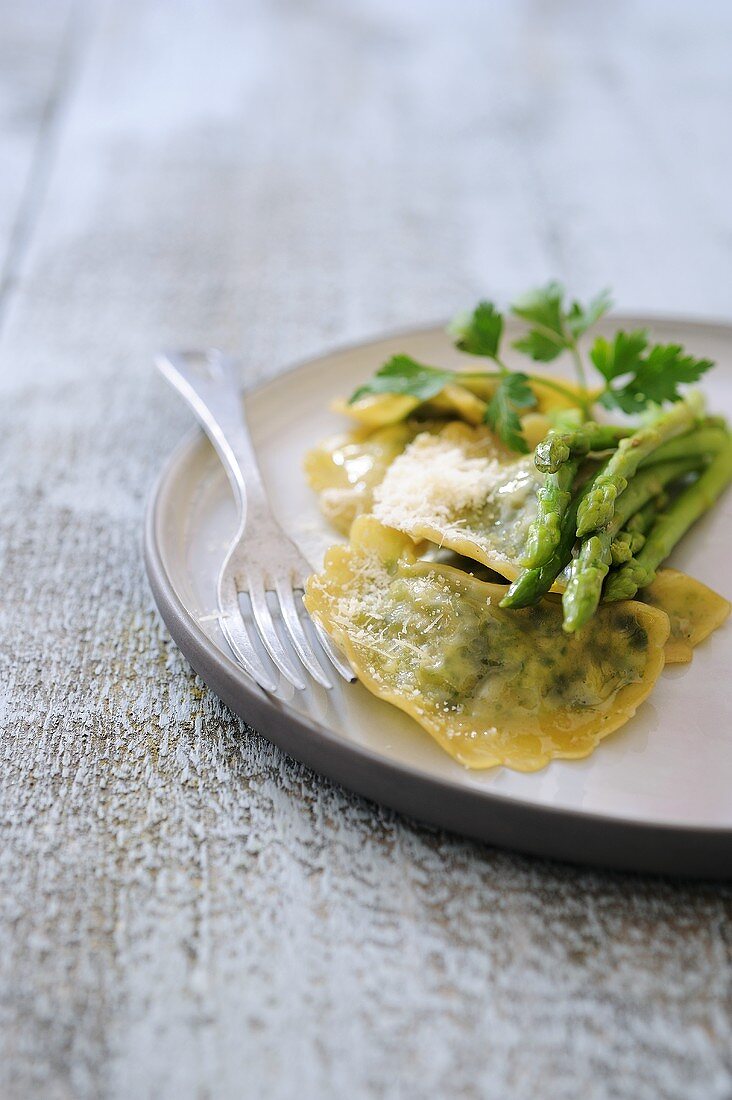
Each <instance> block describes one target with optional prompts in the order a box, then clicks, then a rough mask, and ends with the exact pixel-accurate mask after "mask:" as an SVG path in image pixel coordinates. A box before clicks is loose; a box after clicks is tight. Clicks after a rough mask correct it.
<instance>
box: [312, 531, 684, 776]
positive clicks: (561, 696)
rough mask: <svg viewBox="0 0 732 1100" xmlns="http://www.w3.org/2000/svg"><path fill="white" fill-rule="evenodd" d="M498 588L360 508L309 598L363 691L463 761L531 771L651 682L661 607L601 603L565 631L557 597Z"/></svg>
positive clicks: (578, 744)
mask: <svg viewBox="0 0 732 1100" xmlns="http://www.w3.org/2000/svg"><path fill="white" fill-rule="evenodd" d="M504 593H505V587H504V586H502V585H496V584H491V583H488V582H485V581H481V580H479V579H478V578H476V577H473V576H470V575H469V574H466V573H464V572H462V571H461V570H458V569H454V568H452V567H450V566H447V565H438V564H436V563H434V562H426V561H419V560H418V559H417V552H416V549H415V547H414V545H413V543H412V541H411V539H410V538H409V537H407V536H405V535H404V534H403V533H399V532H397V531H395V530H389V529H388V528H386V527H384V526H383V525H382V524H381V523H379V522H378V521H377V520H376V519H374V518H373V517H371V516H364V517H361V518H359V519H357V520H356V521H355V523H354V525H353V527H352V530H351V542H350V544H349V545H348V546H335V547H332V548H331V550H329V552H328V554H327V556H326V559H325V566H324V569H323V571H322V573H320V574H318V575H315V576H313V577H311V578H310V580H309V581H308V585H307V592H306V600H305V602H306V606H307V608H308V610H309V611H310V613H311V614H312V615H313V616H314V617H315V618H316V619H317V620H318V621H319V622H320V623H321V624H322V625H323V627H324V628H325V629H326V630H327V631H328V633H329V634H330V635H331V636H332V637H333V639H334V640H335V641H336V643H338V644H339V645H340V646H342V648H343V649H344V650H345V652H346V653H347V655H348V657H349V659H350V660H351V663H352V665H353V667H354V670H355V671H356V673H357V675H358V676H359V678H360V679H361V681H362V682H363V683H364V684H365V686H366V687H367V688H368V689H369V690H370V691H372V692H373V693H374V694H375V695H377V696H378V697H379V698H381V699H384V700H386V701H388V702H390V703H392V704H394V705H395V706H397V707H399V708H400V709H401V710H403V711H405V712H406V713H407V714H410V715H411V716H412V717H414V718H415V719H416V720H417V721H418V722H419V723H420V724H421V725H422V726H423V727H424V728H425V729H426V730H427V731H428V732H429V733H430V734H431V735H432V736H433V737H434V738H435V740H436V741H437V742H438V743H439V744H440V745H441V746H442V747H443V748H444V749H445V750H446V751H447V752H448V753H449V754H450V755H451V756H452V757H454V758H455V759H456V760H457V761H459V762H460V763H461V764H464V765H465V766H467V767H470V768H489V767H493V766H495V765H498V764H505V765H507V766H509V767H511V768H515V769H517V770H519V771H535V770H537V769H539V768H542V767H543V766H544V765H546V764H547V763H548V762H549V761H550V760H552V759H553V758H557V757H564V758H578V757H583V756H587V755H588V754H589V753H590V752H592V750H593V749H594V748H595V747H596V745H597V744H598V742H599V741H600V740H601V739H602V738H603V737H605V736H606V735H607V734H608V733H610V732H611V731H612V730H615V729H617V728H618V727H619V726H621V725H623V723H625V722H626V721H627V720H628V719H629V718H630V717H631V716H632V715H633V714H634V713H635V711H636V709H637V707H638V706H639V704H640V703H641V702H642V700H643V699H645V698H646V696H647V695H648V693H649V692H650V691H651V689H652V687H653V685H654V683H655V681H656V679H657V678H658V676H659V674H660V672H661V669H662V668H663V664H664V644H665V642H666V640H667V638H668V635H669V620H668V616H667V615H666V614H664V613H663V612H661V611H658V610H656V609H655V608H652V607H649V606H647V605H645V604H641V603H637V602H634V601H628V602H624V603H615V604H608V605H605V606H602V607H600V609H599V611H598V613H597V615H596V616H595V617H594V618H593V620H592V621H591V622H590V623H588V624H587V626H586V627H585V628H584V629H583V630H582V631H580V632H578V633H577V634H574V635H567V634H565V633H564V632H563V630H562V609H561V605H560V604H559V603H558V602H557V601H555V600H553V599H551V598H549V599H545V600H542V601H541V603H540V604H538V605H537V606H536V607H529V608H525V609H523V610H520V611H516V610H502V609H501V608H500V607H499V606H498V604H499V601H500V599H501V597H502V596H503V594H504Z"/></svg>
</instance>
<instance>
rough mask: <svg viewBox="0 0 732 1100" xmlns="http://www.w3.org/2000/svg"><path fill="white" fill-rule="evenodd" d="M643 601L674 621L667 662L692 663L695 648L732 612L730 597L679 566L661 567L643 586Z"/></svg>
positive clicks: (667, 647)
mask: <svg viewBox="0 0 732 1100" xmlns="http://www.w3.org/2000/svg"><path fill="white" fill-rule="evenodd" d="M642 597H643V602H644V603H648V604H650V605H651V606H652V607H657V608H660V610H661V611H665V612H666V614H667V615H668V617H669V620H670V622H671V634H670V635H669V639H668V641H667V643H666V663H667V664H670V665H671V664H684V665H685V664H688V663H689V661H691V659H692V656H693V650H694V648H695V647H696V646H698V645H699V642H703V641H704V639H705V638H708V637H709V635H710V634H711V633H712V632H713V631H715V630H716V629H717V627H719V626H721V625H722V623H723V622H724V621H725V619H726V618H727V616H728V615H729V613H730V603H729V600H725V598H724V597H723V596H719V595H718V594H717V593H716V592H714V591H713V590H712V589H711V588H707V586H706V585H705V584H702V583H701V581H697V580H695V579H694V578H693V577H690V576H688V575H687V574H686V573H680V572H679V571H678V570H677V569H659V571H658V573H657V574H656V579H655V580H654V581H653V583H652V584H650V585H649V586H648V587H647V588H644V589H643V593H642Z"/></svg>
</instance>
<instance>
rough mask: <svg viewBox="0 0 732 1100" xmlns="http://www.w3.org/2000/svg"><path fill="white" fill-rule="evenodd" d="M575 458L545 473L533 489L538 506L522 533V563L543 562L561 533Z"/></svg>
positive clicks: (531, 566)
mask: <svg viewBox="0 0 732 1100" xmlns="http://www.w3.org/2000/svg"><path fill="white" fill-rule="evenodd" d="M578 466H579V460H577V459H572V460H571V461H569V462H564V463H562V465H561V466H560V467H559V469H558V470H557V472H556V473H555V474H545V476H544V484H543V486H542V487H541V489H539V491H538V493H537V499H538V502H539V506H538V509H537V512H536V518H535V519H534V521H533V523H532V524H531V527H530V528H529V531H528V534H527V536H526V548H525V551H524V556H523V559H522V565H524V566H525V567H526V568H527V569H535V568H537V567H538V566H541V565H546V564H547V563H548V562H549V561H551V558H552V556H553V554H554V552H555V550H556V549H557V546H558V545H559V541H560V539H561V533H562V521H563V519H564V516H565V514H566V512H567V509H568V508H569V505H570V503H571V501H572V485H573V484H574V479H575V477H576V476H577V468H578Z"/></svg>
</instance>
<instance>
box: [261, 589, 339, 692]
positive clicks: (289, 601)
mask: <svg viewBox="0 0 732 1100" xmlns="http://www.w3.org/2000/svg"><path fill="white" fill-rule="evenodd" d="M275 587H276V591H277V598H278V599H279V601H280V611H281V613H282V620H283V622H284V624H285V627H286V628H287V634H288V636H289V639H290V641H291V642H292V645H293V647H294V649H295V652H296V653H297V655H298V657H299V658H300V660H301V661H302V663H303V664H304V665H305V668H306V669H307V670H308V672H309V673H310V675H311V676H312V677H313V679H314V680H317V681H318V683H319V684H322V686H323V687H324V688H327V689H328V691H330V690H331V688H332V687H333V685H332V684H331V682H330V680H329V679H328V677H327V676H326V675H325V672H324V671H323V669H322V668H321V667H320V664H319V662H318V659H317V657H316V656H315V652H314V650H313V647H312V646H311V644H310V642H309V641H308V637H307V634H306V633H305V631H304V630H303V627H302V623H301V622H300V617H299V615H298V613H297V606H296V604H295V596H294V593H293V591H292V589H291V588H290V586H289V584H285V583H284V582H282V581H280V580H278V581H277V582H276V585H275Z"/></svg>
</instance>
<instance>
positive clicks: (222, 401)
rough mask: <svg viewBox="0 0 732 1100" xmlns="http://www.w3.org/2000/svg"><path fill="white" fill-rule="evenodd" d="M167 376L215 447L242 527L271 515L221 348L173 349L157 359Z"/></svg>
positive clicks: (227, 360) (235, 384) (233, 379)
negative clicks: (203, 350)
mask: <svg viewBox="0 0 732 1100" xmlns="http://www.w3.org/2000/svg"><path fill="white" fill-rule="evenodd" d="M155 362H156V365H157V367H158V369H159V370H160V372H161V373H162V374H163V375H164V377H165V378H166V379H167V380H168V382H170V384H171V385H172V386H173V387H174V388H175V389H176V390H177V391H178V393H179V394H180V395H181V397H183V398H184V400H185V401H186V402H187V403H188V405H189V406H190V408H191V409H192V410H193V412H194V413H195V415H196V417H197V419H198V420H199V422H200V423H201V425H202V427H203V428H204V430H205V432H206V435H207V436H208V438H209V439H210V440H211V442H212V443H213V445H214V447H215V448H216V453H217V454H218V456H219V458H220V459H221V462H222V463H223V466H224V469H225V470H226V473H227V476H228V478H229V481H230V482H231V487H232V489H233V491H234V496H235V497H236V503H237V507H238V509H239V520H240V523H241V524H242V525H243V524H244V521H245V520H246V519H247V518H250V519H252V518H254V517H253V516H252V512H255V513H259V514H260V516H261V517H262V518H263V519H264V518H265V517H269V515H270V511H269V505H268V503H267V494H266V492H265V488H264V484H263V482H262V475H261V474H260V472H259V466H258V464H257V457H256V454H255V452H254V447H253V445H252V440H251V437H250V435H249V428H248V427H247V422H246V418H245V416H244V410H243V407H242V400H241V392H240V390H239V385H238V382H237V377H236V373H235V370H234V366H233V361H232V360H231V359H230V358H229V357H228V356H226V355H224V354H223V353H222V352H220V351H216V350H213V349H212V350H209V351H206V352H192V351H170V352H165V353H163V354H161V355H159V356H158V357H157V359H156V360H155Z"/></svg>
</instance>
